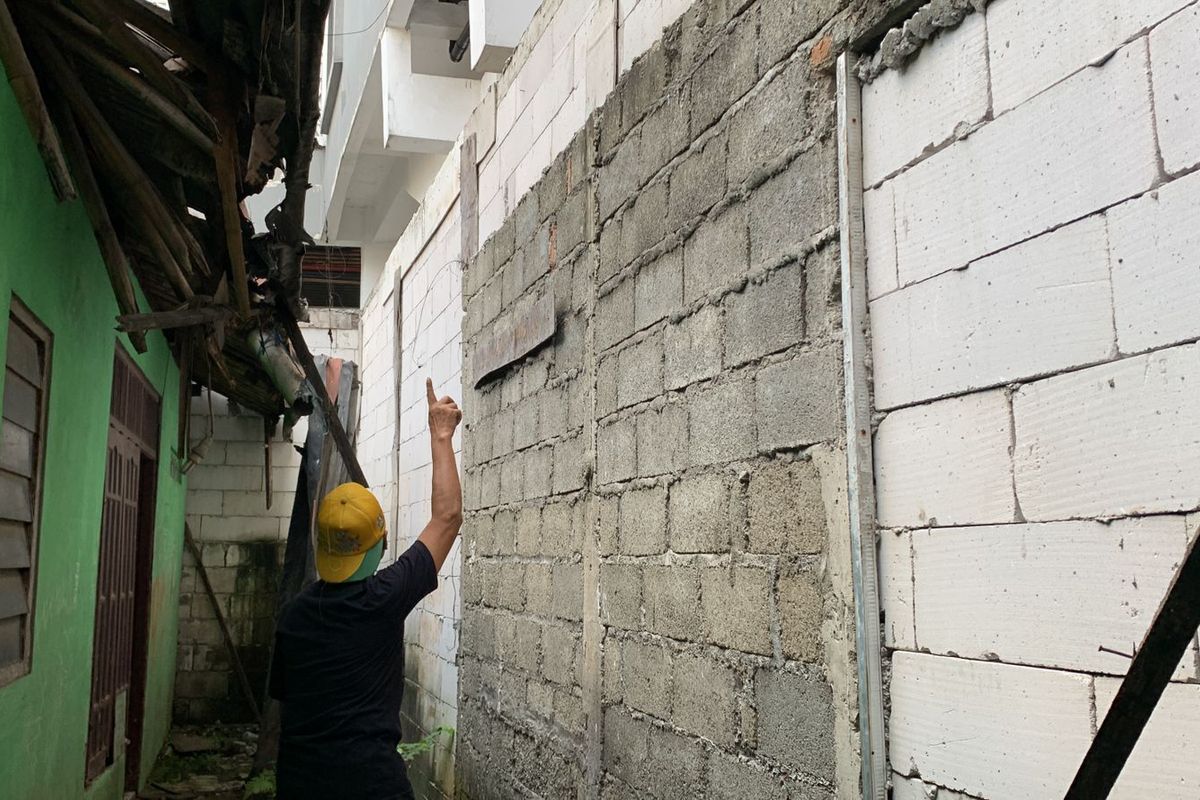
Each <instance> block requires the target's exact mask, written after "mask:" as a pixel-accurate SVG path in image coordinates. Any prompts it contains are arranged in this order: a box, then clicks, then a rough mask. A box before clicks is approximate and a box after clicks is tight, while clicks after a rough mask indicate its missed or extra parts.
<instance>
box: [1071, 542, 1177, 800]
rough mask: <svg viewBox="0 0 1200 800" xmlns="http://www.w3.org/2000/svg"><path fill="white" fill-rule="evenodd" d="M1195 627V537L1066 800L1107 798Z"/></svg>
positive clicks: (1102, 799)
mask: <svg viewBox="0 0 1200 800" xmlns="http://www.w3.org/2000/svg"><path fill="white" fill-rule="evenodd" d="M1189 533H1190V532H1189ZM1197 627H1200V536H1197V535H1195V534H1194V533H1193V534H1192V543H1191V545H1190V546H1189V547H1188V552H1187V555H1186V556H1184V559H1183V563H1182V564H1180V565H1179V569H1178V571H1176V573H1175V578H1174V580H1172V581H1171V586H1170V588H1169V589H1167V594H1166V597H1164V598H1163V601H1162V604H1161V605H1159V607H1158V612H1157V613H1156V614H1155V615H1154V621H1153V622H1151V623H1150V629H1149V630H1148V631H1146V637H1145V638H1144V639H1143V640H1142V646H1141V648H1140V649H1138V651H1137V654H1136V655H1135V656H1134V657H1133V663H1131V664H1130V665H1129V671H1128V672H1127V673H1126V674H1125V680H1124V681H1122V682H1121V688H1120V689H1118V690H1117V695H1116V697H1114V698H1113V701H1112V705H1111V706H1109V709H1108V713H1107V714H1106V715H1105V716H1104V722H1103V723H1101V725H1100V730H1099V731H1097V733H1096V738H1095V739H1093V740H1092V746H1091V747H1090V748H1088V752H1087V755H1085V756H1084V758H1083V763H1081V764H1080V765H1079V771H1078V772H1077V773H1076V774H1075V780H1074V781H1073V782H1072V783H1071V788H1070V789H1068V790H1067V794H1066V797H1065V798H1064V800H1105V798H1107V797H1108V795H1109V793H1110V792H1111V791H1112V788H1113V785H1114V784H1115V783H1116V782H1117V778H1118V777H1120V775H1121V770H1122V769H1123V768H1124V767H1125V762H1126V761H1128V760H1129V756H1130V754H1131V753H1132V752H1133V748H1134V746H1136V745H1137V742H1138V739H1139V738H1140V737H1141V735H1142V731H1143V730H1144V729H1145V727H1146V723H1148V722H1149V721H1150V715H1151V714H1153V713H1154V707H1155V706H1156V705H1158V701H1159V700H1160V699H1161V698H1162V695H1163V692H1164V691H1165V690H1166V688H1167V684H1168V683H1169V682H1170V680H1171V676H1172V675H1173V674H1174V673H1175V668H1176V667H1177V666H1178V665H1179V660H1180V659H1181V658H1183V654H1184V653H1185V652H1187V649H1188V646H1189V645H1190V644H1191V643H1192V639H1193V637H1194V636H1195V635H1196V628H1197Z"/></svg>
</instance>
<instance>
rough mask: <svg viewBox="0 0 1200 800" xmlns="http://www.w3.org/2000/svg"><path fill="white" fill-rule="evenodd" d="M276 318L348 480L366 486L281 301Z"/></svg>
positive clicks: (296, 326)
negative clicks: (283, 331) (277, 317)
mask: <svg viewBox="0 0 1200 800" xmlns="http://www.w3.org/2000/svg"><path fill="white" fill-rule="evenodd" d="M279 318H280V322H281V323H282V324H283V327H284V330H285V331H286V332H287V336H288V339H289V340H290V341H291V343H292V348H293V349H294V350H295V351H296V357H297V359H298V360H299V361H300V366H301V367H302V368H303V369H304V376H305V377H306V378H307V379H308V383H309V385H310V386H311V387H312V390H313V394H314V395H316V398H317V402H318V403H320V405H321V411H322V413H323V414H324V415H325V424H326V425H327V426H328V427H329V434H330V435H331V436H332V437H333V442H334V444H335V445H337V449H338V454H339V455H340V456H341V457H342V463H343V464H344V465H345V466H346V471H347V472H349V473H350V480H352V481H354V482H355V483H357V484H359V485H360V486H365V487H367V488H370V487H369V485H368V484H367V478H366V475H364V474H363V471H362V467H361V466H359V464H358V456H357V455H356V454H355V452H354V446H353V445H352V444H350V437H349V436H347V435H346V429H345V428H344V427H342V420H341V418H340V417H338V411H337V407H336V406H335V405H334V404H333V401H332V400H331V399H330V397H329V391H328V390H327V389H326V388H325V381H324V380H323V379H322V377H321V373H320V371H319V370H318V369H317V364H316V362H315V361H314V360H313V357H312V353H311V352H309V349H308V343H307V342H305V341H304V336H303V334H302V333H301V332H300V325H299V324H298V323H297V322H296V318H295V317H294V316H292V311H291V308H290V307H287V306H285V305H284V304H283V303H281V304H280V310H279Z"/></svg>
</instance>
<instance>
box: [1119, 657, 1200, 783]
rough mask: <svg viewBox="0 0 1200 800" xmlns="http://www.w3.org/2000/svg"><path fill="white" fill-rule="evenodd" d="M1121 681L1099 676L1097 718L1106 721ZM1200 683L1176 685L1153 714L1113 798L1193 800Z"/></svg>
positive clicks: (1199, 764) (1199, 776)
mask: <svg viewBox="0 0 1200 800" xmlns="http://www.w3.org/2000/svg"><path fill="white" fill-rule="evenodd" d="M1120 686H1121V682H1120V681H1118V680H1115V679H1112V678H1097V679H1096V716H1097V720H1098V721H1099V720H1103V719H1104V715H1105V714H1107V713H1108V709H1109V707H1110V706H1111V705H1112V701H1113V698H1114V697H1115V696H1116V694H1117V689H1119V688H1120ZM1198 754H1200V686H1198V685H1196V684H1190V685H1182V684H1171V685H1169V686H1167V690H1166V692H1164V693H1163V696H1162V699H1161V700H1160V701H1159V703H1158V706H1157V707H1156V708H1155V709H1154V713H1153V714H1152V715H1151V716H1150V722H1149V723H1148V724H1147V725H1146V729H1145V730H1144V731H1143V732H1142V736H1141V738H1140V739H1139V740H1138V743H1137V745H1136V746H1135V747H1134V748H1133V753H1132V754H1131V755H1130V757H1129V761H1127V762H1126V763H1125V768H1124V769H1123V770H1122V771H1121V777H1120V778H1118V779H1117V783H1116V785H1115V786H1114V787H1113V791H1112V794H1110V795H1109V797H1110V798H1111V799H1112V800H1145V798H1151V797H1153V798H1180V800H1184V798H1193V797H1196V795H1197V792H1200V757H1198Z"/></svg>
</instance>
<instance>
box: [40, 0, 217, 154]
mask: <svg viewBox="0 0 1200 800" xmlns="http://www.w3.org/2000/svg"><path fill="white" fill-rule="evenodd" d="M31 8H37V9H38V14H39V16H40V17H41V18H42V19H43V20H44V21H45V22H46V23H47V24H48V25H49V27H51V28H52V29H54V31H55V32H56V33H57V34H58V36H57V39H58V41H59V42H61V43H62V44H63V45H65V46H66V47H67V48H68V49H69V50H70V51H71V52H72V53H74V54H75V55H77V56H79V57H80V58H82V59H83V60H84V61H86V62H87V63H88V64H90V65H91V66H92V67H94V68H95V69H96V71H97V72H99V73H100V74H101V75H103V76H104V77H105V78H107V79H108V80H109V81H111V82H112V83H113V84H115V85H116V86H118V87H120V88H121V89H122V90H124V91H125V92H126V93H127V94H128V95H129V96H130V97H132V98H133V99H134V100H136V101H137V102H139V103H140V104H141V105H143V106H145V107H146V108H148V109H149V110H150V111H151V112H152V113H153V114H155V115H157V116H158V117H160V118H161V119H163V120H164V121H166V122H167V124H169V125H170V126H171V127H172V128H174V129H175V131H176V132H178V133H179V134H180V135H181V136H183V137H184V138H185V139H187V140H188V141H189V142H191V143H192V144H194V145H195V146H196V147H199V148H200V149H201V150H203V151H204V152H206V153H211V152H213V150H214V148H215V146H216V145H215V144H214V143H213V140H212V137H211V136H210V135H208V134H205V132H204V131H202V130H200V128H199V126H197V125H196V123H195V122H194V121H193V120H192V119H191V118H190V117H189V116H188V115H187V114H185V113H184V112H183V110H182V109H181V108H180V107H179V106H177V105H176V104H175V103H173V102H172V101H171V100H170V99H168V98H167V97H164V96H163V95H162V94H160V93H159V92H158V90H157V89H155V88H154V87H153V86H151V85H150V84H149V83H148V82H146V81H145V80H144V79H143V78H142V77H140V76H139V75H138V74H137V73H135V72H134V71H133V70H131V69H129V68H128V67H126V66H125V65H123V64H118V63H117V62H115V61H113V60H112V59H110V58H109V57H108V55H107V54H105V53H104V52H102V51H101V50H100V48H99V47H98V46H97V45H96V43H95V38H93V37H92V36H91V35H88V36H81V35H78V34H79V33H80V32H82V31H85V30H87V29H91V31H94V32H95V34H96V36H97V37H102V36H103V34H102V33H101V32H100V31H99V30H97V29H96V28H94V27H93V26H92V25H91V24H90V23H88V22H87V20H84V19H81V18H80V17H79V16H78V15H76V14H74V13H72V12H71V11H70V10H68V9H66V8H64V7H63V6H60V5H57V4H50V5H48V6H45V7H40V6H31Z"/></svg>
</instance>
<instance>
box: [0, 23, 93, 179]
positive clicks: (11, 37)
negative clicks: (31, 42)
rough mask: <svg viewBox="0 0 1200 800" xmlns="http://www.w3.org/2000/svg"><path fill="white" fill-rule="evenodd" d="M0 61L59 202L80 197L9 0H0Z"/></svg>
mask: <svg viewBox="0 0 1200 800" xmlns="http://www.w3.org/2000/svg"><path fill="white" fill-rule="evenodd" d="M0 61H3V62H4V70H5V72H7V73H8V82H9V84H11V85H12V90H13V94H14V95H15V96H16V98H17V105H18V106H20V108H21V114H22V115H23V116H24V117H25V122H26V124H28V125H29V132H30V133H31V134H33V140H34V142H35V143H36V144H37V149H38V152H39V153H41V155H42V161H43V162H44V163H45V164H46V172H47V173H49V175H50V185H51V186H53V187H54V195H55V197H57V198H58V200H59V202H62V201H64V200H74V199H75V198H76V197H77V193H76V189H75V182H74V181H73V180H72V179H71V171H70V170H69V169H68V168H67V159H66V156H64V155H63V150H62V142H61V141H60V140H59V136H58V132H57V131H56V130H55V129H54V124H53V123H52V122H51V121H50V115H49V114H48V113H47V111H46V103H45V101H44V100H43V98H42V91H41V89H40V88H39V87H38V81H37V76H36V74H35V73H34V71H33V65H32V64H30V63H29V57H28V55H27V54H26V53H25V46H24V44H23V43H22V41H21V35H20V33H19V32H18V31H17V25H16V22H15V21H14V20H13V17H12V14H11V13H10V10H9V7H8V2H7V0H0Z"/></svg>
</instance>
